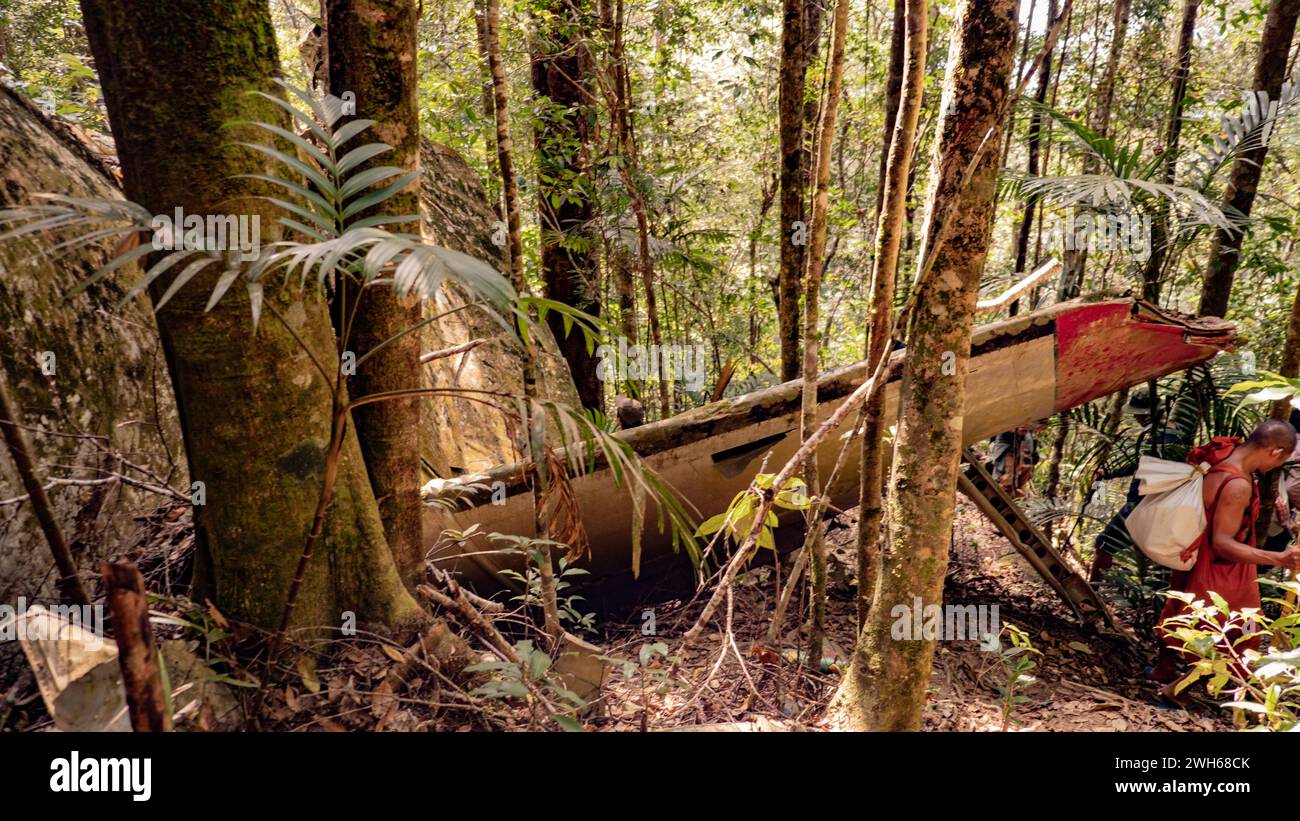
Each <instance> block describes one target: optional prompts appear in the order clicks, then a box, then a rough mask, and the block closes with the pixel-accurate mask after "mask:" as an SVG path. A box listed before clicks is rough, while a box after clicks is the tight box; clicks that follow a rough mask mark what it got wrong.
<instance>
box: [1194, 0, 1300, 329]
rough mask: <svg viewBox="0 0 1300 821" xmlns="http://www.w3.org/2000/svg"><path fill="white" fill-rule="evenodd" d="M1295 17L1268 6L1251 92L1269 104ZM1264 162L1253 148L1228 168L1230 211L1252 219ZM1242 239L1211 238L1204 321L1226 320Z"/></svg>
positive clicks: (1284, 1)
mask: <svg viewBox="0 0 1300 821" xmlns="http://www.w3.org/2000/svg"><path fill="white" fill-rule="evenodd" d="M1297 16H1300V0H1271V2H1270V3H1269V4H1268V16H1267V17H1265V18H1264V33H1263V34H1262V35H1261V36H1260V41H1259V58H1258V59H1257V60H1256V62H1255V83H1254V85H1253V86H1252V89H1253V90H1255V91H1263V92H1265V93H1267V94H1268V98H1269V99H1270V100H1276V99H1277V98H1278V95H1279V94H1280V93H1281V91H1282V82H1283V81H1284V80H1285V79H1286V72H1287V55H1288V54H1290V52H1291V40H1292V38H1294V37H1295V27H1296V17H1297ZM1267 156H1268V146H1267V145H1257V146H1255V147H1254V148H1252V149H1250V150H1249V151H1245V152H1242V153H1241V154H1240V155H1238V157H1237V159H1236V160H1235V161H1233V163H1232V176H1231V177H1230V178H1229V181H1228V187H1227V189H1226V190H1225V191H1224V192H1223V202H1224V205H1230V206H1232V207H1233V208H1235V209H1237V210H1238V211H1240V212H1241V213H1242V214H1244V215H1246V216H1250V209H1251V207H1252V206H1253V205H1254V204H1255V191H1256V189H1258V188H1259V178H1260V175H1261V174H1262V173H1263V170H1264V160H1265V158H1266V157H1267ZM1243 238H1244V232H1243V231H1224V230H1223V229H1221V228H1220V229H1218V230H1216V231H1215V232H1214V240H1213V242H1212V243H1211V245H1210V261H1209V263H1208V264H1207V265H1206V267H1205V284H1204V286H1203V287H1202V289H1201V303H1200V307H1199V313H1200V314H1202V315H1203V316H1225V315H1226V314H1227V313H1228V300H1229V299H1230V298H1231V296H1232V281H1233V278H1234V277H1235V276H1236V273H1237V265H1238V264H1239V263H1240V261H1241V258H1240V257H1241V241H1242V239H1243Z"/></svg>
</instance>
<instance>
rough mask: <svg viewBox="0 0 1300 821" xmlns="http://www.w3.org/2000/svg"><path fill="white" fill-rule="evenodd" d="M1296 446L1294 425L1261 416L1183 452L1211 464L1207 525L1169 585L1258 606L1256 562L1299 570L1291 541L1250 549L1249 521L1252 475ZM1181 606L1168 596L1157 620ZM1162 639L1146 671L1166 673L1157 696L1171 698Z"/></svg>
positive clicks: (1299, 555)
mask: <svg viewBox="0 0 1300 821" xmlns="http://www.w3.org/2000/svg"><path fill="white" fill-rule="evenodd" d="M1295 444H1296V431H1295V428H1293V427H1291V425H1289V424H1288V423H1286V422H1282V421H1279V420H1276V419H1268V420H1265V421H1264V422H1261V423H1260V424H1259V425H1258V426H1257V427H1256V428H1255V430H1254V431H1252V432H1251V434H1250V436H1249V437H1248V438H1247V439H1246V440H1245V441H1244V442H1242V441H1241V440H1239V439H1226V438H1217V437H1216V438H1215V439H1214V440H1213V441H1212V442H1210V443H1209V444H1207V445H1203V446H1202V447H1199V448H1196V449H1194V450H1193V451H1192V452H1191V453H1189V454H1188V458H1187V461H1189V462H1191V463H1192V464H1200V463H1201V462H1209V463H1211V465H1212V467H1211V468H1210V471H1209V473H1208V474H1207V475H1206V477H1205V483H1204V486H1203V488H1202V499H1203V501H1204V503H1205V516H1206V527H1205V532H1204V533H1202V534H1201V537H1200V538H1199V539H1197V540H1196V541H1195V542H1194V543H1193V544H1192V545H1191V546H1190V547H1189V548H1188V549H1187V551H1186V553H1185V554H1184V557H1185V558H1190V557H1191V553H1192V552H1193V551H1195V552H1196V564H1194V565H1193V566H1192V568H1191V570H1188V571H1186V572H1178V571H1175V572H1174V574H1173V576H1172V577H1171V578H1170V588H1171V589H1174V590H1181V591H1183V592H1186V593H1191V594H1192V596H1193V598H1196V599H1200V600H1201V601H1204V602H1209V601H1211V598H1210V595H1209V594H1210V591H1214V592H1215V593H1218V594H1219V595H1220V596H1222V597H1223V598H1224V600H1225V601H1226V602H1227V603H1228V607H1229V609H1231V610H1235V611H1240V610H1244V609H1246V608H1248V607H1255V608H1258V607H1259V606H1260V595H1259V580H1258V576H1257V566H1258V565H1261V564H1264V565H1273V566H1276V567H1285V568H1287V569H1288V570H1291V571H1293V572H1294V571H1295V570H1297V569H1300V548H1297V547H1295V546H1292V547H1288V548H1287V549H1286V550H1284V551H1282V552H1281V553H1275V552H1270V551H1267V550H1260V549H1259V548H1257V547H1255V521H1256V520H1257V519H1258V518H1259V486H1258V482H1257V481H1256V479H1255V474H1257V473H1267V472H1268V471H1270V470H1275V469H1276V468H1279V467H1281V466H1282V464H1283V463H1285V462H1286V461H1287V460H1288V459H1290V458H1291V451H1292V450H1293V449H1294V448H1295ZM1185 607H1186V605H1184V604H1183V602H1181V601H1179V600H1178V599H1169V601H1167V602H1166V603H1165V607H1164V610H1163V611H1162V612H1161V614H1160V621H1161V622H1163V621H1164V620H1165V619H1167V618H1170V617H1172V616H1176V615H1178V614H1179V613H1181V612H1183V610H1184V608H1185ZM1163 638H1164V641H1165V644H1166V645H1167V646H1166V648H1165V651H1164V652H1162V653H1161V657H1160V662H1159V664H1158V665H1157V666H1156V669H1155V671H1154V672H1153V675H1154V677H1155V678H1156V679H1157V680H1159V681H1170V679H1172V681H1170V683H1169V684H1168V685H1167V686H1166V687H1165V688H1164V689H1163V690H1162V691H1161V694H1162V695H1163V696H1165V698H1167V699H1170V700H1174V693H1173V687H1174V684H1175V683H1176V682H1177V678H1178V676H1177V661H1178V658H1179V654H1178V653H1176V652H1173V650H1175V649H1177V646H1178V640H1177V639H1176V638H1174V637H1172V636H1168V635H1163Z"/></svg>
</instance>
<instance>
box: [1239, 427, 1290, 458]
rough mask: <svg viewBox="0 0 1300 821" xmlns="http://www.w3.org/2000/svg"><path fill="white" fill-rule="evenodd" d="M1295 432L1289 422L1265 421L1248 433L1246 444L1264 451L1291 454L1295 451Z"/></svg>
mask: <svg viewBox="0 0 1300 821" xmlns="http://www.w3.org/2000/svg"><path fill="white" fill-rule="evenodd" d="M1295 440H1296V432H1295V428H1293V427H1291V424H1290V423H1289V422H1283V421H1282V420H1280V419H1265V420H1264V421H1263V422H1260V423H1259V425H1258V426H1256V428H1255V429H1254V430H1253V431H1251V432H1250V438H1249V439H1247V440H1246V442H1247V444H1251V445H1254V446H1256V447H1259V448H1264V449H1266V450H1282V451H1283V452H1285V453H1288V454H1289V453H1291V451H1292V450H1294V449H1295Z"/></svg>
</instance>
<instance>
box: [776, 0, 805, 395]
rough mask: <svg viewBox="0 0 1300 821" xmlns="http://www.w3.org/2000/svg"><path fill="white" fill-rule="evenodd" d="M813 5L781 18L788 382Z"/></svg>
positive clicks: (798, 0)
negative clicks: (808, 27) (809, 19)
mask: <svg viewBox="0 0 1300 821" xmlns="http://www.w3.org/2000/svg"><path fill="white" fill-rule="evenodd" d="M807 5H808V0H784V2H783V6H782V8H783V12H782V18H781V20H782V22H781V67H780V85H779V88H778V91H777V97H778V103H777V120H778V130H779V133H780V140H781V174H780V182H781V198H780V205H781V212H780V217H781V227H780V232H779V237H778V240H779V242H780V270H779V273H778V275H777V326H778V335H779V336H780V342H781V379H783V380H785V381H789V380H791V379H795V378H797V377H798V376H799V275H800V274H801V273H802V271H803V264H804V261H803V258H804V249H805V247H806V246H807V234H808V232H807V227H806V225H805V224H804V222H803V218H804V150H803V123H804V91H805V78H806V71H807V68H808V62H807V52H806V34H805V32H806V22H805V18H806V16H807Z"/></svg>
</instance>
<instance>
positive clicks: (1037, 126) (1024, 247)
mask: <svg viewBox="0 0 1300 821" xmlns="http://www.w3.org/2000/svg"><path fill="white" fill-rule="evenodd" d="M1056 15H1057V8H1056V0H1048V3H1047V26H1046V29H1045V30H1046V31H1051V30H1052V26H1053V25H1055V24H1056ZM1025 40H1026V42H1028V40H1029V38H1028V36H1026V37H1025ZM1021 63H1022V64H1023V63H1024V59H1023V58H1022V59H1021ZM1051 84H1052V52H1051V51H1048V52H1047V54H1046V55H1045V56H1044V57H1043V67H1042V69H1041V70H1040V71H1039V74H1038V88H1037V90H1036V91H1035V92H1034V100H1035V101H1036V102H1037V103H1038V104H1039V105H1040V106H1042V105H1046V103H1047V89H1048V87H1049V86H1051ZM1042 135H1043V112H1042V109H1040V108H1035V109H1034V110H1033V112H1032V113H1031V114H1030V115H1029V133H1028V135H1027V137H1026V143H1027V149H1028V153H1029V157H1028V159H1027V161H1026V163H1025V173H1026V174H1028V175H1029V176H1030V177H1037V176H1038V173H1039V166H1038V157H1039V153H1040V147H1041V145H1042V141H1043V140H1042ZM1007 144H1008V145H1010V144H1011V140H1010V135H1008V139H1007ZM1038 201H1039V196H1038V194H1037V193H1031V194H1030V195H1029V196H1027V197H1025V210H1024V211H1023V212H1021V214H1020V225H1019V226H1018V227H1017V229H1016V263H1015V266H1016V267H1015V272H1016V276H1015V278H1016V279H1017V280H1018V279H1020V277H1021V275H1022V274H1024V272H1025V268H1026V265H1027V264H1028V261H1029V235H1030V233H1031V232H1032V231H1033V228H1034V211H1035V210H1036V209H1037V208H1038ZM1007 313H1008V314H1009V315H1010V316H1015V315H1016V314H1018V313H1020V300H1018V299H1017V300H1016V301H1015V302H1012V303H1011V306H1010V308H1008V310H1007Z"/></svg>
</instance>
